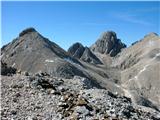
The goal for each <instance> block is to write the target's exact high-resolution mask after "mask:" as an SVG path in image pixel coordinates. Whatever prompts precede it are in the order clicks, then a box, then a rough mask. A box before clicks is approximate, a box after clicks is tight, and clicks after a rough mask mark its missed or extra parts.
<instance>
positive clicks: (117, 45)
mask: <svg viewBox="0 0 160 120" xmlns="http://www.w3.org/2000/svg"><path fill="white" fill-rule="evenodd" d="M125 47H126V45H125V44H124V43H122V42H121V40H120V39H118V38H117V35H116V33H115V32H113V31H107V32H104V33H102V35H101V36H100V38H99V39H98V40H97V41H96V43H95V44H93V45H92V46H91V50H92V51H94V52H99V53H101V54H109V55H110V56H111V57H114V56H116V55H117V54H118V53H119V52H120V51H121V49H122V48H125Z"/></svg>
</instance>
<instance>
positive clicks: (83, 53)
mask: <svg viewBox="0 0 160 120" xmlns="http://www.w3.org/2000/svg"><path fill="white" fill-rule="evenodd" d="M68 53H69V54H70V55H71V56H72V57H75V58H78V59H81V60H83V61H85V62H88V63H93V64H102V62H101V61H100V60H99V59H98V58H97V57H96V56H95V55H94V54H93V53H92V52H91V51H90V49H89V48H88V47H84V46H83V45H82V44H81V43H75V44H73V45H72V46H71V47H70V48H69V49H68Z"/></svg>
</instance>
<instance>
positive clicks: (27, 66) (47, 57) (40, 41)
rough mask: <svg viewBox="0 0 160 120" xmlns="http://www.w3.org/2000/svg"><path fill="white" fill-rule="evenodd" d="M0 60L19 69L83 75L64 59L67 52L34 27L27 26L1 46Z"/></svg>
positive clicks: (60, 75)
mask: <svg viewBox="0 0 160 120" xmlns="http://www.w3.org/2000/svg"><path fill="white" fill-rule="evenodd" d="M1 51H2V53H1V55H2V61H5V62H6V63H7V64H8V65H9V66H12V67H15V68H17V70H19V71H28V72H30V73H37V72H47V73H48V74H51V75H55V76H59V77H67V78H68V77H73V76H74V75H80V76H85V75H84V74H83V72H82V71H80V70H79V69H78V68H76V67H75V66H74V65H72V64H71V63H69V62H68V61H66V60H65V58H68V57H70V56H68V54H67V52H66V51H65V50H63V49H62V48H60V47H59V46H58V45H57V44H55V43H53V42H51V41H49V40H48V39H47V38H45V37H43V36H42V35H41V34H39V33H38V32H37V31H36V30H35V29H34V28H27V29H25V30H24V31H22V32H21V33H20V34H19V37H17V38H16V39H14V40H13V41H12V42H11V43H9V44H8V45H6V46H4V47H2V49H1ZM75 61H76V60H75Z"/></svg>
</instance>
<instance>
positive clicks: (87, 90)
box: [1, 73, 160, 120]
mask: <svg viewBox="0 0 160 120" xmlns="http://www.w3.org/2000/svg"><path fill="white" fill-rule="evenodd" d="M1 82H2V98H3V99H2V104H3V106H2V110H1V116H2V119H32V120H44V119H46V120H51V119H57V120H79V119H84V120H93V119H97V120H102V119H104V120H107V119H111V120H112V119H114V120H120V119H131V120H132V119H138V120H146V119H154V120H158V119H159V118H160V114H159V113H157V112H156V111H154V110H150V109H147V108H143V107H139V106H136V105H134V104H133V103H132V101H131V99H130V98H127V97H125V96H119V95H116V94H113V93H111V92H110V91H108V90H105V89H97V88H96V87H94V86H93V85H92V83H91V81H90V80H87V79H86V78H82V77H79V76H75V77H74V78H73V79H64V78H56V77H50V76H49V75H47V74H45V73H38V74H35V75H32V76H30V75H29V76H28V75H27V76H24V75H20V74H16V75H13V76H12V77H11V76H2V80H1Z"/></svg>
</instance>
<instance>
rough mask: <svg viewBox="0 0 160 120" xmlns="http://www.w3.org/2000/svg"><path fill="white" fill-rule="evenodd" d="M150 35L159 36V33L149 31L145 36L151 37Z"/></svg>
mask: <svg viewBox="0 0 160 120" xmlns="http://www.w3.org/2000/svg"><path fill="white" fill-rule="evenodd" d="M149 36H158V34H157V33H155V32H151V33H148V34H147V35H145V36H144V37H149Z"/></svg>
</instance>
